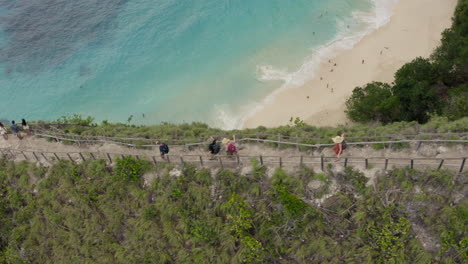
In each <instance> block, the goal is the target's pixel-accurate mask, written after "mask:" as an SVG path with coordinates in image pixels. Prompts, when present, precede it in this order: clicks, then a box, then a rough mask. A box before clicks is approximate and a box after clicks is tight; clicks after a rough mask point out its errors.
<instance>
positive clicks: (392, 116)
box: [346, 0, 468, 123]
mask: <svg viewBox="0 0 468 264" xmlns="http://www.w3.org/2000/svg"><path fill="white" fill-rule="evenodd" d="M467 21H468V0H460V1H459V3H458V6H457V9H456V12H455V15H454V18H453V25H452V27H451V28H450V29H447V30H445V31H444V33H443V34H442V43H441V45H440V47H438V48H437V49H436V50H435V52H434V53H433V54H432V56H431V57H430V58H429V59H423V58H416V59H414V60H413V61H412V62H410V63H407V64H405V65H403V66H402V67H401V68H400V69H399V70H398V71H397V72H396V74H395V81H394V83H393V84H392V85H391V86H390V85H388V84H381V83H371V84H367V85H366V86H364V87H357V88H355V89H354V90H353V94H352V95H351V97H350V98H349V99H348V100H347V102H346V105H347V111H346V112H347V115H348V117H349V118H350V119H351V120H354V121H358V122H369V121H380V122H384V123H388V122H392V121H418V122H420V123H425V122H427V121H428V120H429V118H430V116H431V115H433V114H438V115H443V116H447V117H449V118H450V119H451V120H455V119H459V118H462V117H466V116H467V115H468V111H467V110H468V109H467V107H468V106H467V105H468V89H467V81H468V70H467V69H468V30H467V28H468V22H467Z"/></svg>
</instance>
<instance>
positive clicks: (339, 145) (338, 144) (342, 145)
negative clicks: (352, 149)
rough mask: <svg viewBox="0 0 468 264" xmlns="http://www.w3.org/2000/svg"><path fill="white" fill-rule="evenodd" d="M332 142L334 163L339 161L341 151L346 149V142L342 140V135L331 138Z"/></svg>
mask: <svg viewBox="0 0 468 264" xmlns="http://www.w3.org/2000/svg"><path fill="white" fill-rule="evenodd" d="M332 140H333V142H334V143H335V146H333V151H335V154H336V160H335V161H339V160H340V157H341V154H343V151H344V150H345V149H346V142H345V140H344V134H341V136H336V137H334V138H332Z"/></svg>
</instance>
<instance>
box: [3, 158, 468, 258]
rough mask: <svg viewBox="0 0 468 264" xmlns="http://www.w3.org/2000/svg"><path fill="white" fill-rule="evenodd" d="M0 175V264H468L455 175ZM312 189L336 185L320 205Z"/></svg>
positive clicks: (72, 167) (21, 166)
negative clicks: (313, 185) (313, 183)
mask: <svg viewBox="0 0 468 264" xmlns="http://www.w3.org/2000/svg"><path fill="white" fill-rule="evenodd" d="M0 168H1V170H0V196H1V199H0V263H431V262H432V263H462V262H464V261H467V260H468V252H467V237H468V229H467V217H468V202H467V201H466V198H465V197H462V198H461V199H460V197H459V195H460V194H461V193H462V190H463V184H460V182H458V181H457V179H462V178H463V177H460V176H458V178H457V177H456V176H455V175H453V174H452V173H450V172H448V171H429V172H419V171H414V170H409V169H401V170H395V171H392V172H390V173H388V174H384V175H376V178H375V179H374V183H373V184H371V185H369V184H368V183H367V178H366V177H364V175H363V174H362V173H359V172H357V171H354V170H352V169H347V170H346V171H344V172H341V173H337V174H336V173H334V172H332V171H329V172H327V173H320V174H316V173H314V172H313V171H311V170H309V169H307V168H303V169H301V170H300V171H298V172H297V173H294V174H288V173H286V172H284V171H283V170H280V169H278V170H277V171H276V172H275V173H274V174H273V176H272V177H271V178H269V177H267V176H266V169H265V168H264V167H260V166H259V164H258V163H257V162H253V169H252V171H251V173H249V174H247V175H241V174H239V173H238V172H235V171H229V170H221V171H218V172H216V173H212V172H210V171H209V170H207V169H197V168H195V167H193V166H190V165H189V164H186V165H185V166H184V169H183V171H182V172H181V174H180V176H170V172H171V171H172V170H174V167H173V165H171V164H161V165H159V166H158V168H154V167H150V166H149V165H148V164H146V163H145V162H141V161H139V160H136V159H132V158H128V157H127V158H125V159H122V160H119V161H118V162H117V165H116V166H115V167H114V168H110V167H107V166H106V165H105V162H104V161H103V160H96V161H87V162H83V163H82V164H79V165H76V164H72V163H71V162H67V161H60V162H59V163H58V164H56V165H54V166H52V167H50V168H38V167H36V166H35V165H34V164H31V163H27V162H22V163H17V164H15V163H13V162H11V161H8V160H5V159H3V160H0ZM144 173H149V174H147V175H145V177H144V178H145V179H144V178H143V177H142V176H143V174H144ZM148 175H149V176H148ZM171 175H174V174H173V173H172V174H171ZM461 176H466V175H461ZM311 181H319V182H322V183H323V184H327V185H329V184H331V183H330V182H334V183H333V184H336V185H337V186H338V187H337V188H335V191H333V193H330V191H329V190H328V189H326V190H325V191H326V192H327V193H328V195H327V198H326V199H324V200H323V202H322V203H321V205H320V206H319V205H318V204H317V202H315V197H314V191H313V190H311V189H309V187H308V184H309V183H310V182H311ZM321 191H323V190H321ZM428 238H431V239H430V240H428ZM422 242H423V243H425V244H426V246H425V247H423V246H422Z"/></svg>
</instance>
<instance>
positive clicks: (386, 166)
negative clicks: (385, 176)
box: [385, 159, 388, 170]
mask: <svg viewBox="0 0 468 264" xmlns="http://www.w3.org/2000/svg"><path fill="white" fill-rule="evenodd" d="M387 168H388V159H385V170H387Z"/></svg>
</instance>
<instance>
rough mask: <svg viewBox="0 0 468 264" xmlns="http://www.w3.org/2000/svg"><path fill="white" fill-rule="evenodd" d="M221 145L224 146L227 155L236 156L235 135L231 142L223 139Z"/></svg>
mask: <svg viewBox="0 0 468 264" xmlns="http://www.w3.org/2000/svg"><path fill="white" fill-rule="evenodd" d="M222 142H223V144H225V145H226V153H227V155H230V156H233V155H235V154H236V155H237V148H236V135H234V136H233V140H229V139H227V138H223V141H222Z"/></svg>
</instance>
